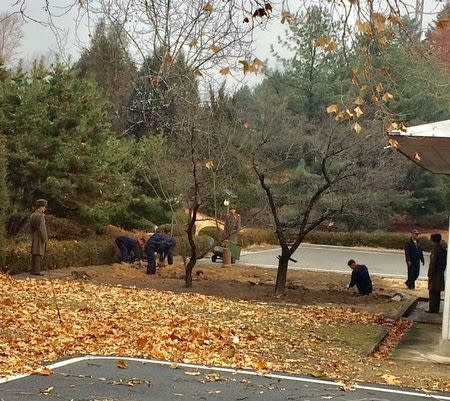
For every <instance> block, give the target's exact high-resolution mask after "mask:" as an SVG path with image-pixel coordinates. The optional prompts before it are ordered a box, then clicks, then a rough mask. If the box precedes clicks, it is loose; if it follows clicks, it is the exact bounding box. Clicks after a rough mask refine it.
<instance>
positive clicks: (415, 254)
mask: <svg viewBox="0 0 450 401" xmlns="http://www.w3.org/2000/svg"><path fill="white" fill-rule="evenodd" d="M419 234H420V231H419V230H417V229H414V230H412V231H411V238H410V240H409V241H408V242H407V243H406V244H405V259H406V266H407V268H408V279H407V280H406V281H405V284H406V286H407V287H408V288H409V289H410V290H414V289H415V288H416V280H417V278H418V277H419V274H420V262H422V264H425V259H424V258H423V251H422V247H421V245H420V242H419Z"/></svg>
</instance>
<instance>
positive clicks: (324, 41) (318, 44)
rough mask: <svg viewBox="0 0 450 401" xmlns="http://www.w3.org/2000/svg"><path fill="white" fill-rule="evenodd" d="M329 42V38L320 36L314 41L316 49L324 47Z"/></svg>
mask: <svg viewBox="0 0 450 401" xmlns="http://www.w3.org/2000/svg"><path fill="white" fill-rule="evenodd" d="M330 42H331V38H330V37H329V36H321V37H320V38H317V39H316V40H315V42H314V43H315V45H316V47H324V46H326V45H328V44H329V43H330Z"/></svg>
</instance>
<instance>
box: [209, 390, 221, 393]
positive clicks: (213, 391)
mask: <svg viewBox="0 0 450 401" xmlns="http://www.w3.org/2000/svg"><path fill="white" fill-rule="evenodd" d="M220 393H221V391H220V390H211V391H208V394H220Z"/></svg>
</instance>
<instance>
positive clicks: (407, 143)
mask: <svg viewBox="0 0 450 401" xmlns="http://www.w3.org/2000/svg"><path fill="white" fill-rule="evenodd" d="M387 134H388V136H389V138H390V139H391V140H393V141H391V142H390V144H391V147H394V148H396V149H397V150H398V151H399V152H401V153H403V154H404V155H405V156H406V157H407V158H409V159H411V160H412V161H413V162H414V163H416V164H418V165H419V166H420V167H423V168H425V169H427V170H429V171H431V172H432V173H437V174H449V175H450V120H445V121H439V122H436V123H431V124H422V125H416V126H414V127H408V128H406V131H400V130H395V131H389V132H388V133H387Z"/></svg>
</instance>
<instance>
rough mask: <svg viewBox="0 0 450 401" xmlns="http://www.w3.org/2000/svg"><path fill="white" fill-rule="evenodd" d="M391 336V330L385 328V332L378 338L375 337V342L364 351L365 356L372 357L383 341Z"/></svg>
mask: <svg viewBox="0 0 450 401" xmlns="http://www.w3.org/2000/svg"><path fill="white" fill-rule="evenodd" d="M388 334H389V330H388V329H387V328H386V327H384V328H383V332H381V333H380V334H378V336H377V337H375V340H374V341H373V342H372V343H371V344H369V345H368V346H367V348H366V349H365V350H364V356H369V355H372V354H373V353H374V352H375V351H376V350H377V348H378V347H379V346H380V344H381V343H382V342H383V340H384V339H385V338H386V337H387V335H388Z"/></svg>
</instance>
